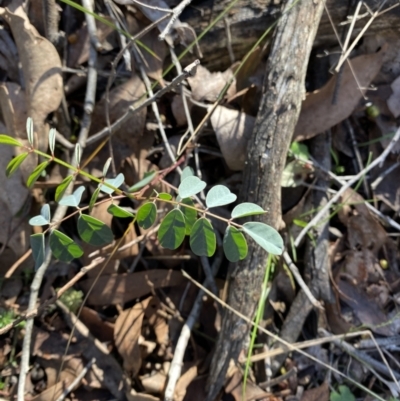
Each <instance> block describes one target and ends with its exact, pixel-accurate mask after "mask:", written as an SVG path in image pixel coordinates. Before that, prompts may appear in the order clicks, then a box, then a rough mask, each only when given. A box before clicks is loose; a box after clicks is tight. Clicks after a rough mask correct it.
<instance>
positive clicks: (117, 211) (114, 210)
mask: <svg viewBox="0 0 400 401" xmlns="http://www.w3.org/2000/svg"><path fill="white" fill-rule="evenodd" d="M107 212H108V213H110V214H111V215H113V216H115V217H122V218H127V217H130V218H133V217H135V216H134V214H133V213H131V212H128V211H127V210H125V209H123V208H122V207H120V206H117V205H114V204H111V205H110V206H109V207H108V208H107Z"/></svg>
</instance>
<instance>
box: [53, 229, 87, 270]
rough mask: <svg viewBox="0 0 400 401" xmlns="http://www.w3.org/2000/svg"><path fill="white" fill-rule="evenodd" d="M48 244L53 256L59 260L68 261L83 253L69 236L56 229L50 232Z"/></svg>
mask: <svg viewBox="0 0 400 401" xmlns="http://www.w3.org/2000/svg"><path fill="white" fill-rule="evenodd" d="M49 244H50V249H51V251H52V252H53V255H54V257H55V258H57V259H58V260H61V262H66V263H69V262H71V260H72V259H76V258H79V257H81V256H82V255H83V250H82V248H81V247H80V246H79V245H78V244H77V243H76V242H74V241H73V240H72V239H71V238H70V237H68V236H67V235H65V234H63V233H62V232H61V231H58V230H54V231H53V232H52V233H51V234H50V241H49Z"/></svg>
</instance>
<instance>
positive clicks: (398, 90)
mask: <svg viewBox="0 0 400 401" xmlns="http://www.w3.org/2000/svg"><path fill="white" fill-rule="evenodd" d="M390 87H391V88H392V91H393V92H392V94H391V95H390V97H389V99H388V100H387V105H388V107H389V110H390V111H391V113H392V114H393V115H394V117H395V118H397V117H398V116H400V77H398V78H396V79H395V80H394V81H393V82H392V84H391V85H390Z"/></svg>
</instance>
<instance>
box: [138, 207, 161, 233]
mask: <svg viewBox="0 0 400 401" xmlns="http://www.w3.org/2000/svg"><path fill="white" fill-rule="evenodd" d="M156 217H157V207H156V205H155V204H154V203H152V202H149V203H144V204H143V205H142V206H140V208H139V210H138V212H137V215H136V221H137V223H138V224H139V227H142V228H144V229H145V230H147V229H148V228H150V227H151V226H152V225H153V224H154V222H155V221H156Z"/></svg>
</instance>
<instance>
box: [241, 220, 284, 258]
mask: <svg viewBox="0 0 400 401" xmlns="http://www.w3.org/2000/svg"><path fill="white" fill-rule="evenodd" d="M242 228H243V231H244V232H245V233H246V234H247V235H249V236H250V237H251V238H253V240H254V241H256V242H257V244H258V245H260V246H261V247H262V248H263V249H265V250H266V251H267V252H269V253H271V254H272V255H281V254H282V252H283V240H282V237H281V236H280V235H279V233H278V231H276V230H275V229H274V228H272V227H270V226H268V225H267V224H264V223H259V222H257V221H252V222H249V223H244V224H243V226H242Z"/></svg>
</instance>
